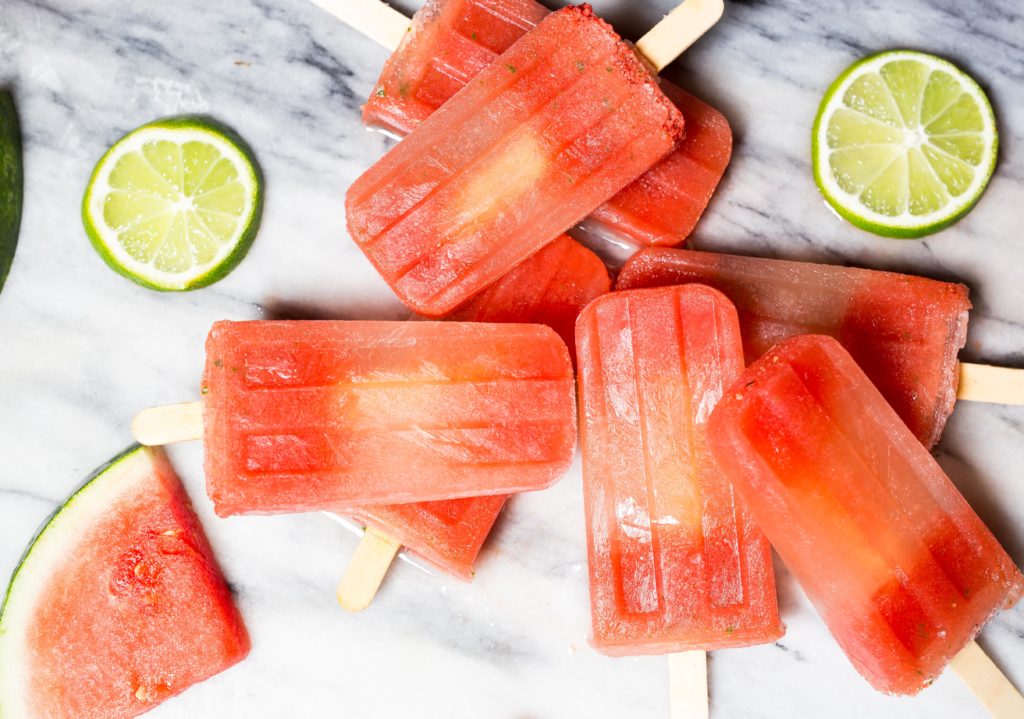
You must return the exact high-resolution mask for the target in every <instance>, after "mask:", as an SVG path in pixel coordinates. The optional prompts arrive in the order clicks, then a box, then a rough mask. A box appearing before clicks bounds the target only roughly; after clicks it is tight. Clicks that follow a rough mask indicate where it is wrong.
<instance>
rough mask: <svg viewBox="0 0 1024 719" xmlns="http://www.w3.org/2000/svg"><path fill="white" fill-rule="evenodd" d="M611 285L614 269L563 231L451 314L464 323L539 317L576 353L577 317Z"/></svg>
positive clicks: (449, 316)
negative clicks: (610, 272) (610, 274)
mask: <svg viewBox="0 0 1024 719" xmlns="http://www.w3.org/2000/svg"><path fill="white" fill-rule="evenodd" d="M610 289H611V280H610V278H609V277H608V270H607V268H605V266H604V264H603V263H602V262H601V260H600V258H599V257H598V256H597V255H595V254H594V253H593V252H591V251H590V250H588V249H587V248H586V247H584V246H583V245H581V244H579V243H578V242H576V241H575V240H573V239H572V238H570V237H567V236H566V235H562V236H561V237H559V238H558V239H557V240H555V241H554V242H552V243H551V244H549V245H545V246H544V247H543V248H542V249H541V250H540V251H539V252H537V253H536V254H533V255H531V256H530V257H528V258H527V259H525V260H523V261H522V262H520V263H519V264H518V265H516V266H515V267H514V268H513V269H512V270H511V271H510V272H509V273H508V274H506V275H504V276H503V277H501V279H499V280H498V281H497V282H495V283H493V284H491V285H490V286H488V287H487V288H486V289H485V290H484V291H483V292H480V293H479V294H477V295H476V296H474V297H473V299H471V300H470V301H469V302H467V303H465V304H464V305H462V306H460V307H459V308H458V309H457V310H455V311H454V312H453V313H451V314H450V315H448V317H447V319H451V320H459V321H462V322H536V323H538V324H542V325H547V326H548V327H550V328H552V329H553V330H555V332H557V333H558V334H559V336H560V337H561V338H562V340H563V341H564V342H565V344H566V346H567V347H568V348H569V352H570V355H572V354H573V351H574V347H575V342H576V341H575V332H576V318H577V317H578V316H579V314H580V312H581V311H583V308H584V307H586V306H587V305H588V304H590V302H591V300H593V299H595V298H597V297H599V296H601V295H603V294H606V293H607V292H608V291H609V290H610Z"/></svg>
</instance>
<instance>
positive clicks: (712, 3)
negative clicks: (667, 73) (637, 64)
mask: <svg viewBox="0 0 1024 719" xmlns="http://www.w3.org/2000/svg"><path fill="white" fill-rule="evenodd" d="M724 11H725V2H724V0H686V1H685V2H683V3H682V4H680V5H679V6H678V7H676V9H675V10H673V11H672V12H670V13H669V14H668V15H666V16H665V17H664V18H662V20H661V22H659V23H658V24H657V25H655V26H654V27H652V28H651V29H650V30H648V31H647V34H646V35H644V36H643V37H642V38H640V39H639V40H638V41H637V43H636V49H637V50H639V51H640V53H641V54H642V55H643V56H644V57H646V58H647V59H648V60H649V61H650V62H651V64H652V65H654V67H655V69H656V70H657V71H658V72H661V71H662V70H664V69H665V66H666V65H668V64H669V63H670V62H672V61H673V60H675V59H676V58H677V57H679V56H680V55H682V54H683V50H685V49H686V48H688V47H690V45H692V44H693V43H695V42H697V40H699V39H700V37H701V36H702V35H703V34H704V33H706V32H707V31H708V30H710V29H711V28H712V27H713V26H714V24H715V23H716V22H718V20H719V18H721V17H722V13H723V12H724Z"/></svg>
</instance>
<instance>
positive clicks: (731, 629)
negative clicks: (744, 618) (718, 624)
mask: <svg viewBox="0 0 1024 719" xmlns="http://www.w3.org/2000/svg"><path fill="white" fill-rule="evenodd" d="M735 631H736V627H732V626H729V627H726V628H725V633H726V634H732V633H733V632H735Z"/></svg>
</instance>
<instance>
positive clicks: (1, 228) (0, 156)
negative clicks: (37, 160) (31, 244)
mask: <svg viewBox="0 0 1024 719" xmlns="http://www.w3.org/2000/svg"><path fill="white" fill-rule="evenodd" d="M22 193H23V186H22V168H21V133H20V132H19V131H18V115H17V113H16V112H15V110H14V99H13V98H12V97H11V95H10V93H8V92H4V91H2V90H0V290H2V289H3V287H4V280H6V279H7V273H8V272H9V271H10V269H11V263H12V262H13V261H14V248H15V247H17V245H18V228H19V227H20V226H21V202H22Z"/></svg>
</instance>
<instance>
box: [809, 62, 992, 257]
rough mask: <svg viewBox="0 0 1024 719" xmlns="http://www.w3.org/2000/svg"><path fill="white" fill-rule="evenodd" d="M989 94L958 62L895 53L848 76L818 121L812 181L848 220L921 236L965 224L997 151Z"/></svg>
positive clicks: (891, 233)
mask: <svg viewBox="0 0 1024 719" xmlns="http://www.w3.org/2000/svg"><path fill="white" fill-rule="evenodd" d="M998 147H999V136H998V133H997V132H996V121H995V116H994V114H993V113H992V106H991V105H990V104H989V102H988V98H987V97H985V93H984V91H983V90H982V89H981V88H980V87H979V86H978V83H976V82H975V81H974V80H972V79H971V78H970V77H969V76H968V75H967V74H965V73H964V72H963V71H962V70H960V69H959V68H957V67H956V66H955V65H953V64H952V63H950V62H948V61H946V60H943V59H941V58H938V57H935V56H933V55H927V54H925V53H921V52H913V51H909V50H894V51H890V52H883V53H879V54H877V55H872V56H870V57H867V58H865V59H863V60H861V61H860V62H857V63H855V64H854V65H852V66H851V67H850V68H848V69H847V70H846V72H844V73H843V74H842V75H840V76H839V78H838V79H836V81H835V82H834V83H832V86H831V87H830V88H829V90H828V92H827V93H826V94H825V98H824V99H823V100H822V101H821V106H820V107H819V109H818V117H817V118H816V119H815V121H814V131H813V139H812V147H811V153H812V158H813V163H814V179H815V181H816V182H817V184H818V189H820V190H821V193H822V194H823V195H824V196H825V199H826V200H827V201H828V203H829V204H830V205H831V206H832V207H833V208H834V209H835V210H836V212H838V213H839V214H840V215H842V216H843V217H845V218H846V219H847V220H849V221H850V222H851V223H853V224H854V225H856V226H857V227H860V228H861V229H864V230H867V231H869V232H874V233H875V234H878V235H884V236H886V237H906V238H909V237H922V236H924V235H929V234H931V233H933V232H937V231H938V230H941V229H942V228H944V227H947V226H949V225H951V224H952V223H954V222H956V221H957V220H959V219H960V218H961V217H963V216H964V215H965V214H967V212H968V211H970V209H971V208H972V207H973V206H974V203H976V202H977V201H978V198H979V197H981V193H982V192H983V191H984V190H985V186H986V185H987V184H988V181H989V178H990V177H991V176H992V171H993V170H994V169H995V164H996V156H997V155H998Z"/></svg>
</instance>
